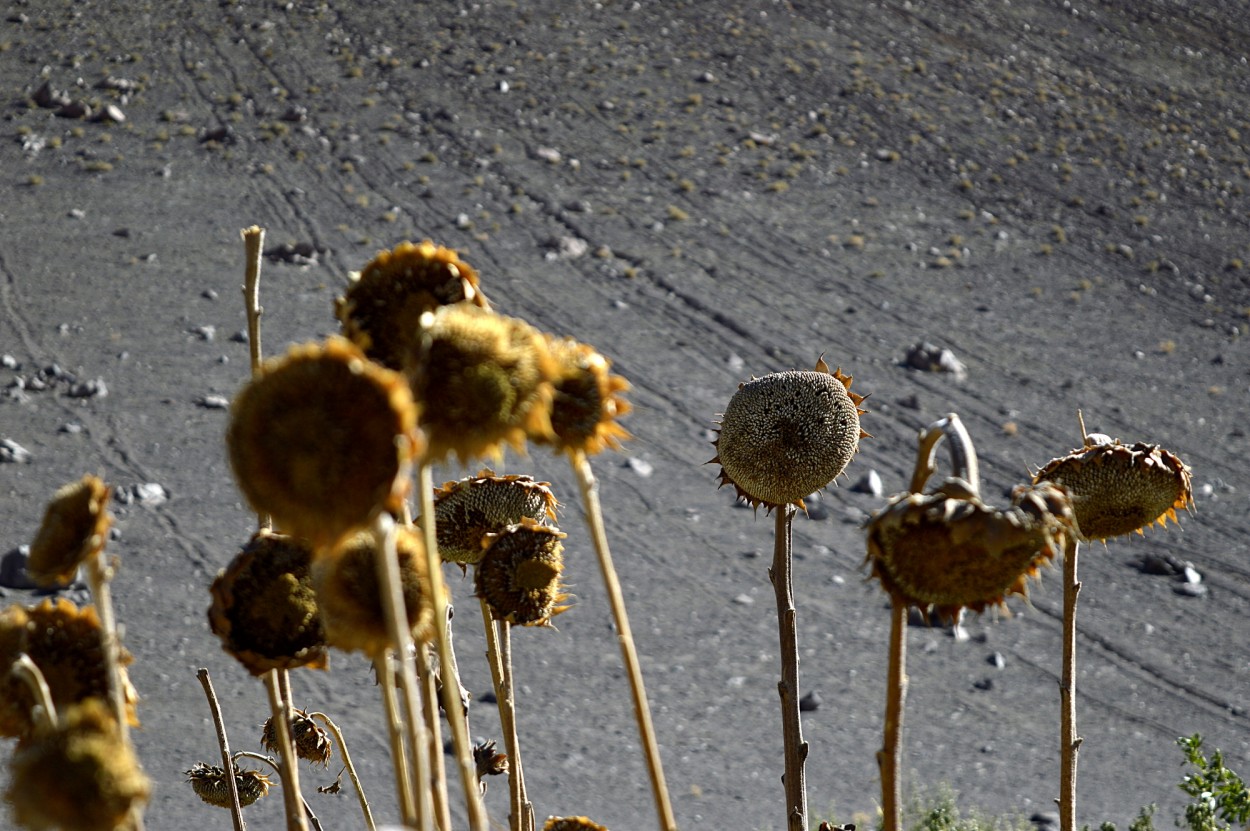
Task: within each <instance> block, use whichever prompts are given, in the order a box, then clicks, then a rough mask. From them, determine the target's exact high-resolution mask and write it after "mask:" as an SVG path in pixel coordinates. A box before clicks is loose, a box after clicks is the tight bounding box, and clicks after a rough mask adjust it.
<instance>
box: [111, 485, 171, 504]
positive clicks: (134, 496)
mask: <svg viewBox="0 0 1250 831" xmlns="http://www.w3.org/2000/svg"><path fill="white" fill-rule="evenodd" d="M167 499H169V491H167V490H165V487H164V485H161V484H159V483H157V482H142V483H139V484H134V485H126V486H124V487H120V488H118V489H117V501H118V502H120V503H122V504H123V505H130V504H132V503H135V502H138V503H139V504H140V505H160V504H161V503H162V502H164V501H165V500H167Z"/></svg>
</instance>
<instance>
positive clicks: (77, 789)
mask: <svg viewBox="0 0 1250 831" xmlns="http://www.w3.org/2000/svg"><path fill="white" fill-rule="evenodd" d="M60 715H61V717H60V721H59V723H58V724H57V725H56V726H55V727H52V728H48V729H43V730H40V731H39V732H37V733H36V734H35V735H33V736H31V737H29V738H27V739H26V740H24V741H22V742H21V743H20V744H19V745H18V747H17V750H15V751H14V753H13V759H12V761H11V762H10V765H9V772H10V776H11V779H10V782H9V788H8V790H7V791H6V792H5V799H6V800H7V801H8V802H9V804H10V805H11V806H12V808H13V815H14V818H15V819H16V820H17V824H18V825H20V826H21V827H22V828H29V829H39V831H44V830H45V829H46V831H52V829H61V830H62V831H115V829H117V828H122V827H125V823H126V820H127V817H129V816H131V812H132V811H133V810H135V809H137V808H139V807H141V806H142V805H143V804H144V803H146V802H147V800H148V795H149V794H150V793H151V790H152V784H151V782H150V781H149V780H148V777H147V776H146V775H144V773H143V769H142V768H141V767H140V766H139V760H138V758H137V757H136V756H135V753H134V750H133V749H132V748H131V747H130V744H129V743H128V742H127V741H126V740H125V739H124V738H123V737H122V734H121V730H120V729H119V727H118V725H117V722H116V720H115V719H114V718H113V715H112V713H111V712H109V709H108V706H107V705H106V704H105V702H104V700H103V699H99V698H88V699H85V700H83V701H81V702H79V703H77V704H74V705H72V706H69V707H67V708H66V709H65V710H64V711H62V712H61V714H60Z"/></svg>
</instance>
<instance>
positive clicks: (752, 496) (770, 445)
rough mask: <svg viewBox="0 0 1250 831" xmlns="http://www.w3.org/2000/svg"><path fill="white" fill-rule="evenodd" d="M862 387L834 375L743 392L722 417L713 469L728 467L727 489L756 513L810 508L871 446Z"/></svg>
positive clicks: (778, 380) (819, 368) (819, 371)
mask: <svg viewBox="0 0 1250 831" xmlns="http://www.w3.org/2000/svg"><path fill="white" fill-rule="evenodd" d="M853 381H854V379H853V378H852V377H851V376H849V375H843V374H842V370H841V369H838V370H835V371H833V372H830V371H829V366H828V364H826V363H825V361H824V359H823V358H822V359H820V360H818V361H817V362H816V369H815V370H813V371H810V372H808V371H799V370H791V371H788V372H773V373H770V374H768V375H765V376H764V377H762V378H753V379H751V380H750V381H748V382H747V383H744V384H739V385H738V391H737V392H736V393H734V395H733V397H732V398H731V399H729V406H728V407H726V408H725V413H724V415H723V416H722V417H721V423H720V433H719V435H718V436H717V438H716V441H715V442H713V444H715V445H716V456H715V457H714V458H713V459H712V460H711V461H709V462H708V464H713V463H719V464H720V466H721V473H720V480H721V487H724V486H725V485H733V486H734V490H736V491H737V492H738V496H740V497H741V498H743V499H745V500H746V501H747V502H749V503H750V504H751V505H752V506H754V507H759V506H760V505H764V506H766V507H767V508H768V510H770V511H771V510H772V509H773V508H776V507H778V506H781V505H786V504H793V505H797V506H799V507H802V506H803V497H805V496H807V495H809V494H811V493H814V492H816V491H818V490H820V489H821V488H823V487H824V486H825V485H828V484H829V483H830V482H832V481H833V480H834V479H836V478H837V477H838V475H839V474H841V473H842V471H843V470H844V469H845V468H846V466H847V464H849V463H850V461H851V459H852V457H854V455H855V453H856V451H857V450H858V449H859V440H860V439H861V438H868V437H869V436H868V434H867V433H865V432H864V431H863V430H862V429H860V426H859V417H860V415H862V414H863V413H864V412H866V411H865V410H861V409H860V408H859V405H860V403H861V402H862V401H863V400H864V397H863V396H861V395H856V394H855V393H853V392H851V383H852V382H853Z"/></svg>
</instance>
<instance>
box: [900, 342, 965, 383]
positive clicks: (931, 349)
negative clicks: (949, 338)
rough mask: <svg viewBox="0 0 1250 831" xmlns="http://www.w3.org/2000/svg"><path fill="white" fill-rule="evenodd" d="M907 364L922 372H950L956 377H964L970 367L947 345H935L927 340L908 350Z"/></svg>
mask: <svg viewBox="0 0 1250 831" xmlns="http://www.w3.org/2000/svg"><path fill="white" fill-rule="evenodd" d="M906 363H907V366H909V367H911V368H912V369H918V370H920V371H921V372H948V373H950V374H951V375H954V376H955V377H956V378H961V379H962V378H964V377H966V376H967V374H968V367H967V366H965V365H964V363H963V362H962V361H960V360H959V359H958V358H956V357H955V353H954V352H952V351H950V350H949V349H947V348H945V347H938V346H934V345H933V344H931V343H929V342H928V341H925V342H923V343H918V344H916V345H915V346H913V347H912V348H911V349H908V350H907V361H906Z"/></svg>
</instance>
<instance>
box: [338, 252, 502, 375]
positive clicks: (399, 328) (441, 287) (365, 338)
mask: <svg viewBox="0 0 1250 831" xmlns="http://www.w3.org/2000/svg"><path fill="white" fill-rule="evenodd" d="M461 302H468V303H471V304H473V305H475V306H481V307H482V308H487V309H488V308H490V303H489V302H487V300H486V296H485V295H484V294H482V292H481V290H480V289H479V288H478V280H477V272H476V271H474V270H473V268H472V267H471V266H470V265H469V264H468V263H466V262H464V260H461V259H460V257H459V255H458V254H457V253H456V252H455V251H453V250H451V249H450V248H443V247H442V246H441V245H435V244H434V243H432V242H430V241H429V240H425V241H424V242H422V243H421V244H420V245H414V244H412V243H411V242H401V243H400V244H399V245H397V246H395V247H394V248H392V249H391V250H390V251H382V252H379V253H378V255H377V256H376V257H374V258H373V259H372V260H370V261H369V262H368V263H366V264H365V267H364V268H363V269H361V271H360V273H359V274H352V275H351V284H350V285H349V286H348V287H347V291H346V292H345V293H344V295H343V296H342V297H339V298H337V299H336V300H335V301H334V314H335V316H336V317H338V319H339V322H340V323H342V324H343V334H344V335H346V336H347V337H348V338H349V339H350V340H351V341H352V342H354V343H355V344H357V345H358V346H359V347H360V348H361V349H363V350H364V351H365V354H366V355H368V356H369V357H370V358H371V359H373V360H375V361H377V362H378V363H380V364H382V365H383V366H385V367H389V368H390V369H394V370H400V369H402V368H403V361H404V355H405V354H406V353H407V352H408V351H409V350H410V349H411V348H412V338H413V337H414V336H415V335H416V333H418V332H419V331H420V321H421V315H423V314H424V313H426V312H428V311H432V310H433V309H435V308H437V307H439V306H447V305H450V304H452V303H461Z"/></svg>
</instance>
